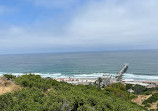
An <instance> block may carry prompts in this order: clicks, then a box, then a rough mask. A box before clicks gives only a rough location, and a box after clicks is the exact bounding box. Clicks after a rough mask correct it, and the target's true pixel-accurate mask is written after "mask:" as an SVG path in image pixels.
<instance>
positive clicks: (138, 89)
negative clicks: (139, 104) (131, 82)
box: [132, 85, 147, 94]
mask: <svg viewBox="0 0 158 111" xmlns="http://www.w3.org/2000/svg"><path fill="white" fill-rule="evenodd" d="M132 89H133V90H134V94H140V93H142V92H144V91H146V90H147V88H146V87H145V86H141V85H135V86H134V87H133V88H132Z"/></svg>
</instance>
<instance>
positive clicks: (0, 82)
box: [0, 77, 21, 95]
mask: <svg viewBox="0 0 158 111" xmlns="http://www.w3.org/2000/svg"><path fill="white" fill-rule="evenodd" d="M19 89H21V87H20V86H18V85H16V84H14V83H13V82H12V81H9V80H5V79H4V78H2V77H1V78H0V95H2V94H4V93H7V92H14V91H16V90H19Z"/></svg>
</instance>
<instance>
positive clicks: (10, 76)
mask: <svg viewBox="0 0 158 111" xmlns="http://www.w3.org/2000/svg"><path fill="white" fill-rule="evenodd" d="M3 76H4V77H5V78H6V79H7V80H10V79H14V78H15V77H16V76H13V75H11V74H4V75H3Z"/></svg>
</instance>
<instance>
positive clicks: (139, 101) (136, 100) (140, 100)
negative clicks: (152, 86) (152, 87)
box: [132, 92, 158, 110]
mask: <svg viewBox="0 0 158 111" xmlns="http://www.w3.org/2000/svg"><path fill="white" fill-rule="evenodd" d="M154 93H157V92H152V94H154ZM152 94H150V95H139V96H138V97H137V98H134V99H132V102H134V103H137V104H138V105H141V106H144V105H143V104H142V103H143V101H145V100H146V99H148V98H149V97H151V96H152ZM157 104H158V101H157V102H154V103H152V104H150V105H151V107H149V108H148V110H150V109H157Z"/></svg>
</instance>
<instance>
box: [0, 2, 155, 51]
mask: <svg viewBox="0 0 158 111" xmlns="http://www.w3.org/2000/svg"><path fill="white" fill-rule="evenodd" d="M40 1H41V2H40ZM48 1H49V0H48ZM66 1H67V0H66ZM34 2H37V1H36V0H34ZM43 2H45V1H44V0H43V1H42V0H38V4H40V3H41V4H42V3H43ZM49 2H52V3H54V4H56V3H57V4H59V5H60V6H63V4H65V2H61V3H60V2H58V1H54V0H53V1H49ZM67 2H73V1H71V0H70V1H67ZM45 3H46V2H45ZM157 6H158V1H157V0H126V1H121V2H116V0H105V1H100V2H97V1H93V2H89V4H88V5H87V6H85V7H82V8H81V9H80V10H78V11H77V12H76V13H75V14H74V16H73V17H72V18H71V20H70V21H69V22H67V23H66V25H63V27H62V29H60V28H58V29H57V30H55V28H56V26H54V25H52V23H49V22H48V23H47V22H38V24H39V25H36V26H20V27H19V26H10V27H7V28H5V29H4V28H3V27H1V31H0V49H8V50H9V49H14V50H16V49H18V50H23V49H28V50H36V49H43V48H44V49H48V50H49V49H50V50H51V51H53V50H59V51H60V50H61V48H62V51H63V50H70V51H71V50H72V49H73V50H74V48H75V47H76V48H77V49H76V50H86V49H87V50H100V49H104V50H108V49H109V48H110V49H135V48H137V49H139V48H144V49H145V48H158V45H157V42H158V33H157V32H158V7H157ZM101 47H102V48H101Z"/></svg>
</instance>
